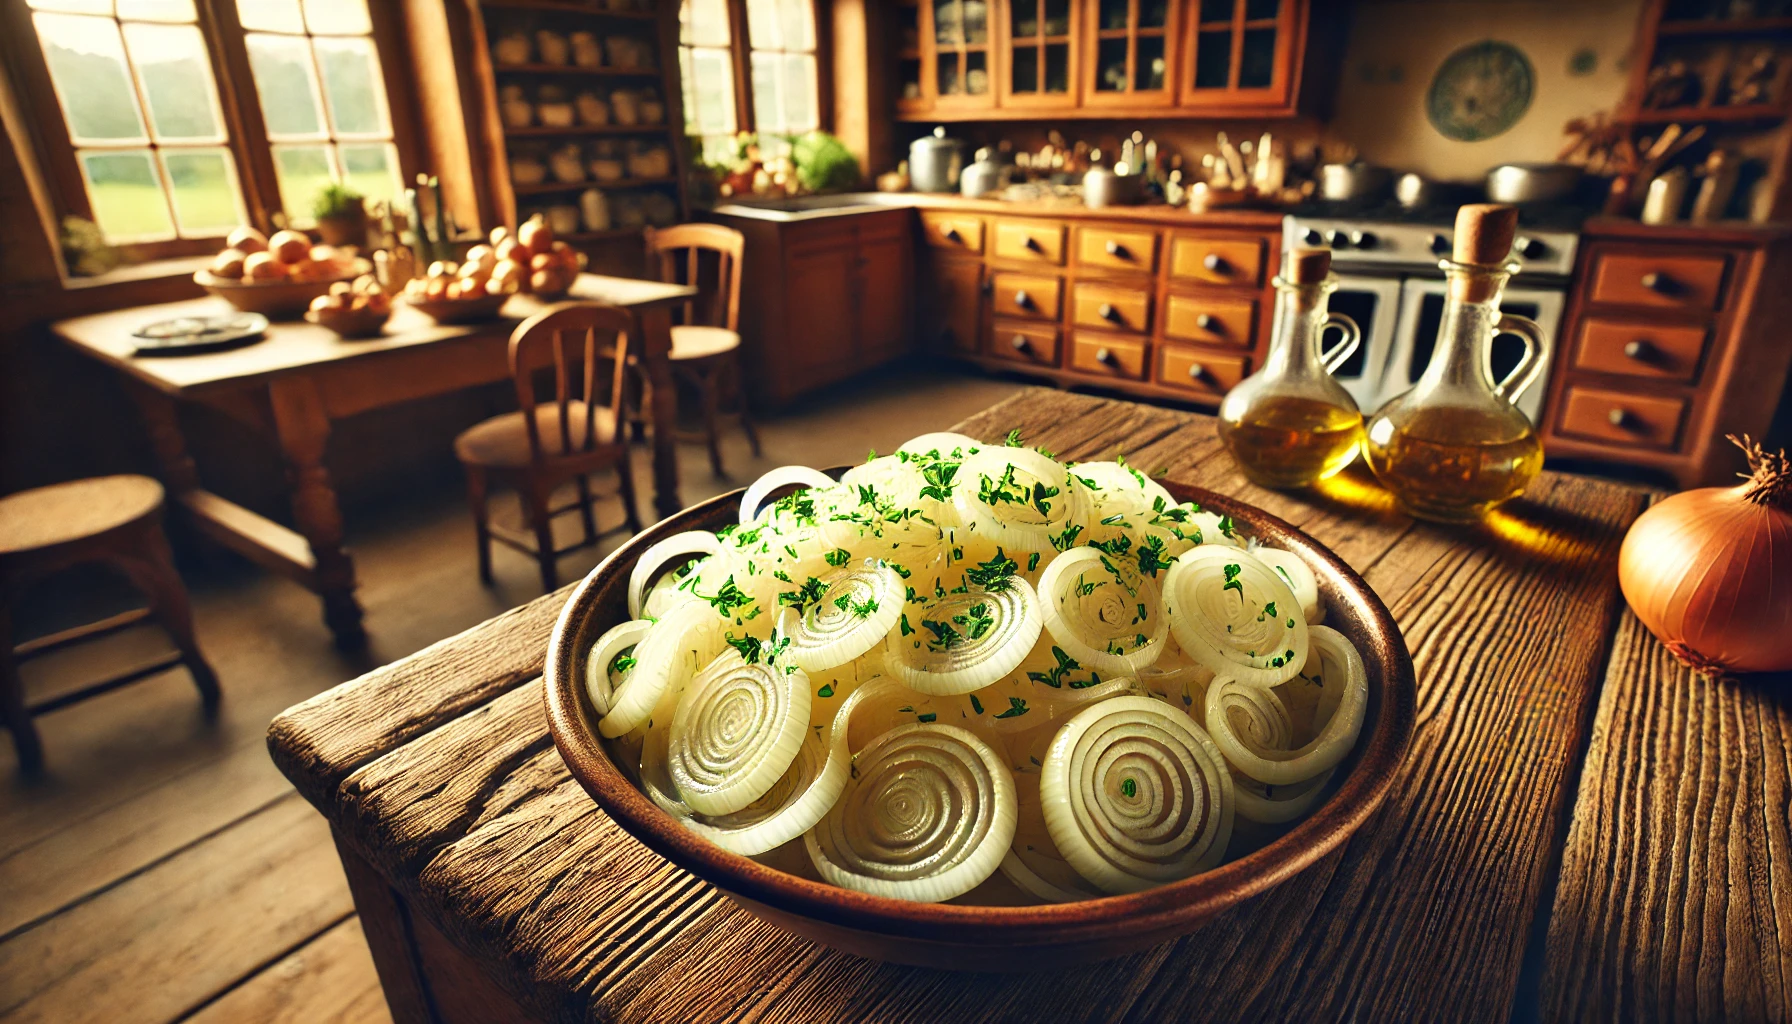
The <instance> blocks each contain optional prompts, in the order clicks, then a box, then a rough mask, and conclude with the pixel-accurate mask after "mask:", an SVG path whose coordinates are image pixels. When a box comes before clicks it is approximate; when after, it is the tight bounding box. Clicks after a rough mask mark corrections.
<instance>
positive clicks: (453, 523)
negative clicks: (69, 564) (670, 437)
mask: <svg viewBox="0 0 1792 1024" xmlns="http://www.w3.org/2000/svg"><path fill="white" fill-rule="evenodd" d="M1013 389H1014V386H1013V385H1010V384H1008V383H1005V382H998V381H993V380H985V379H977V378H966V377H935V376H930V375H920V376H909V377H896V378H886V379H884V380H882V381H879V382H878V383H877V384H876V385H874V386H870V385H868V386H866V387H862V388H859V389H856V390H851V391H846V392H842V393H839V394H836V395H832V396H829V397H828V398H826V399H824V400H823V401H821V402H819V403H817V404H816V405H815V406H814V407H813V408H810V409H808V410H805V412H804V413H803V414H801V415H793V416H788V417H784V418H781V419H777V420H774V421H773V422H770V423H768V424H766V425H765V427H764V429H763V430H762V435H763V438H764V441H765V457H764V458H762V459H759V460H753V459H751V457H750V453H748V451H747V450H746V446H745V443H744V441H741V440H739V439H738V438H732V439H730V442H729V446H728V449H727V454H728V456H729V464H730V467H731V468H732V469H733V471H734V472H733V476H734V478H735V479H734V480H733V481H728V480H720V479H716V478H714V477H712V476H711V475H710V472H709V469H708V465H707V460H706V458H705V456H704V454H703V452H702V450H701V449H700V448H694V447H693V448H687V449H684V450H682V451H681V452H680V460H681V465H682V467H683V479H684V481H685V488H684V492H683V496H684V497H685V499H686V500H687V501H694V500H697V499H700V498H703V497H707V496H709V495H711V494H715V493H718V492H720V491H723V490H726V489H728V488H730V487H733V486H738V485H739V484H740V483H742V482H745V481H746V480H750V479H751V478H752V477H753V476H756V475H757V474H758V473H760V472H763V471H764V470H766V469H769V468H771V467H774V466H778V465H784V464H788V463H800V464H806V465H815V466H827V465H833V464H838V463H842V462H853V461H857V460H859V459H862V458H864V455H865V452H866V449H867V448H870V447H877V448H879V449H882V450H884V451H889V450H891V449H892V448H894V446H895V445H896V444H897V443H899V442H901V441H903V440H905V439H907V438H908V437H910V436H912V435H914V434H918V433H922V432H924V431H927V430H932V429H937V427H938V426H939V425H940V424H942V423H952V422H955V421H957V420H958V419H960V418H963V417H964V416H967V415H969V414H970V413H973V412H975V411H977V410H979V409H982V408H984V407H986V406H988V405H990V404H993V403H994V402H996V401H998V400H1000V399H1001V398H1003V397H1005V396H1006V395H1007V394H1009V393H1010V392H1011V391H1012V390H1013ZM646 462H647V460H646V459H644V458H643V459H639V460H637V472H638V473H639V475H640V476H641V477H642V480H641V485H642V486H643V487H646V486H647V482H646V469H647V467H646ZM642 493H643V494H647V493H650V492H649V491H646V490H643V491H642ZM643 511H644V512H645V511H646V510H645V509H643ZM609 513H610V514H609V515H608V516H607V517H606V519H605V521H606V522H615V521H617V520H618V518H619V514H618V513H617V512H616V510H615V509H614V508H611V509H609ZM562 525H566V526H570V525H571V524H570V523H565V524H562ZM349 526H350V538H349V540H350V543H351V545H352V547H353V550H354V553H355V556H356V559H357V563H358V566H359V571H360V578H361V597H362V601H363V603H364V604H365V605H366V606H367V610H368V617H367V626H368V629H369V631H370V633H371V634H372V636H373V644H372V650H371V654H370V658H369V659H368V660H366V661H360V662H357V661H353V660H350V659H347V658H345V657H342V656H340V655H338V654H336V653H335V652H334V651H333V650H332V649H331V647H330V645H329V642H328V638H327V636H326V634H325V633H324V631H323V627H322V625H321V623H320V622H319V619H318V610H317V604H316V602H315V600H314V599H313V598H312V597H311V595H309V594H307V593H305V592H304V591H302V590H300V589H299V588H298V587H296V586H294V585H292V584H289V583H286V582H284V581H281V580H277V579H273V578H270V577H268V576H266V575H265V574H262V573H259V572H257V571H256V570H254V569H252V568H249V567H246V566H244V565H242V564H240V563H238V562H236V561H234V560H232V559H230V558H228V557H222V556H221V557H217V558H216V559H210V560H207V561H208V562H209V564H188V563H190V562H192V561H193V560H191V559H189V560H187V562H184V563H183V569H184V570H185V571H186V574H187V577H188V581H189V584H190V585H191V586H192V588H193V591H194V601H195V616H196V618H197V622H198V629H199V637H200V642H201V644H202V645H203V646H204V647H205V650H206V653H207V655H208V656H209V657H210V659H211V660H212V663H213V666H214V667H215V668H216V669H217V671H218V674H219V677H220V679H221V681H222V683H223V686H224V690H225V700H224V705H223V708H222V710H221V712H220V714H219V717H218V719H217V720H216V721H214V722H207V721H205V720H204V718H203V717H202V716H201V715H200V712H199V705H198V699H197V696H196V694H195V692H194V690H193V687H192V685H191V683H190V682H189V680H188V678H187V676H186V674H185V672H184V671H181V670H176V671H173V672H169V673H166V674H164V675H162V676H158V677H155V678H153V679H151V680H148V681H146V682H143V683H140V684H137V685H135V686H132V687H129V688H127V689H125V690H123V691H120V692H118V693H114V694H110V695H107V696H104V697H100V698H97V699H95V700H93V701H89V702H86V703H83V704H79V705H75V706H74V707H71V708H68V709H65V710H62V711H57V712H54V713H52V714H50V715H47V716H44V717H43V718H41V719H40V720H39V725H40V727H41V728H42V731H43V738H44V745H45V749H46V752H47V756H48V760H49V770H48V775H47V777H46V778H44V779H43V780H41V781H37V782H26V781H25V780H23V779H21V778H19V777H18V775H17V774H16V767H15V763H14V761H13V760H12V752H11V750H10V744H9V743H7V742H5V741H4V740H0V1021H8V1022H11V1021H21V1022H22V1021H34V1022H35V1021H43V1022H46V1024H48V1022H54V1024H75V1022H86V1021H94V1022H106V1024H115V1022H116V1024H125V1022H136V1021H143V1022H167V1021H203V1022H206V1024H217V1022H225V1021H280V1022H286V1021H291V1022H300V1021H304V1022H312V1021H354V1022H361V1021H385V1020H387V1019H388V1017H387V1013H386V1007H385V1003H384V1000H383V998H382V996H381V994H380V990H379V983H378V980H377V978H376V977H375V975H374V971H373V963H372V961H371V960H370V959H369V957H368V954H367V949H366V946H365V945H364V944H363V942H362V938H361V930H360V925H359V922H358V921H357V920H356V918H355V914H354V907H353V904H352V903H351V901H350V899H349V894H348V887H347V884H346V882H345V881H344V879H343V876H342V870H341V868H340V867H339V865H338V864H337V860H336V855H335V851H334V849H333V848H332V846H331V843H330V836H329V831H328V829H326V828H325V826H324V824H323V820H322V819H321V818H319V817H318V816H317V814H316V813H315V812H313V811H312V809H311V807H310V806H309V805H308V804H306V803H305V802H304V801H303V800H301V799H300V798H299V797H298V796H297V794H295V793H294V792H293V791H292V789H291V787H290V786H288V785H287V783H286V781H285V779H284V778H282V777H281V776H280V774H279V773H278V772H277V771H275V769H274V767H273V765H272V763H271V762H270V761H269V760H268V756H267V750H266V747H265V743H264V735H265V730H266V728H267V723H268V721H269V719H271V718H272V717H273V716H274V715H275V714H276V713H277V712H279V711H280V710H282V709H284V708H286V707H287V706H289V705H291V704H294V703H297V702H298V701H300V700H303V699H304V698H306V697H309V696H311V695H312V694H314V693H317V692H319V691H321V690H323V689H326V688H328V687H330V686H332V685H334V684H336V683H338V682H341V681H343V680H345V679H348V678H352V677H353V676H355V675H357V674H359V673H360V672H362V671H364V670H365V669H366V668H368V667H371V665H372V664H374V663H379V662H384V661H389V660H391V659H394V658H398V657H402V656H404V655H406V654H409V653H410V652H412V651H415V650H417V649H419V648H421V647H424V646H426V645H428V644H430V643H433V642H434V641H436V640H439V639H441V638H443V637H446V636H450V635H452V634H454V633H456V632H459V631H460V630H462V629H466V628H467V627H469V626H472V625H475V624H477V623H478V622H481V621H483V620H484V619H486V618H489V617H490V616H492V615H494V614H496V613H498V612H500V611H503V610H505V609H507V608H509V607H512V606H514V605H516V604H519V603H521V602H523V601H525V600H527V599H529V598H531V597H534V596H535V595H536V594H537V593H538V591H537V589H536V583H535V569H534V567H533V564H532V563H530V562H528V561H527V560H526V559H524V558H523V557H522V556H520V555H516V554H514V553H511V552H507V551H505V550H504V549H499V552H498V553H497V555H496V556H495V558H496V570H497V575H498V584H497V586H496V587H494V588H491V589H486V588H483V587H481V586H480V585H479V583H478V580H477V574H476V571H475V566H474V555H473V541H472V529H471V526H470V523H469V520H468V517H467V514H466V510H465V507H464V505H463V503H462V499H461V496H460V492H459V491H458V489H457V488H456V487H455V486H453V485H452V480H451V479H450V480H446V481H445V482H444V485H443V486H441V487H438V488H434V489H431V490H429V491H427V492H425V493H419V494H417V495H415V496H414V497H413V498H411V499H407V500H405V501H402V502H394V503H391V504H389V505H388V506H386V507H383V508H380V509H378V510H376V511H373V512H370V513H366V514H363V515H361V516H355V515H353V514H351V516H350V523H349ZM613 544H614V540H613V541H612V542H611V545H606V547H608V546H612V545H613ZM598 557H599V553H596V552H584V553H581V554H580V555H578V556H575V557H569V558H568V559H566V560H565V561H564V562H563V563H562V570H563V574H564V577H565V578H567V579H572V578H575V577H574V574H582V573H584V572H585V571H586V570H588V569H589V568H590V567H591V566H592V565H594V564H595V563H596V561H597V558H598ZM107 596H108V595H106V594H105V592H104V589H103V588H102V590H101V592H100V595H99V596H98V597H96V598H95V599H94V600H96V601H98V600H103V599H105V598H106V597H107ZM110 596H111V597H112V598H113V599H114V600H115V599H116V595H110ZM79 604H80V599H79V598H71V596H70V592H69V588H68V587H67V586H66V585H65V586H64V587H62V588H53V589H52V590H51V592H50V593H48V594H47V595H46V596H45V597H44V600H43V604H42V606H41V607H37V608H35V609H33V608H27V609H25V610H24V611H23V612H22V613H21V616H20V617H21V619H22V620H24V621H25V623H28V624H29V623H32V621H33V620H34V619H37V620H42V621H41V622H40V623H37V624H38V625H40V626H41V627H42V628H46V629H47V628H50V627H52V626H54V625H56V624H57V621H56V620H58V619H59V618H66V617H67V616H68V615H71V614H73V613H74V612H75V611H77V610H86V609H80V608H78V607H73V606H78V605H79ZM105 610H110V609H105ZM24 628H26V629H29V628H30V626H29V625H26V626H25V627H24ZM160 642H161V641H160V638H159V637H158V636H157V635H156V634H154V633H153V632H151V631H148V630H139V631H134V632H132V633H128V634H124V635H121V636H119V637H115V638H113V639H111V640H108V641H105V642H103V643H100V644H94V645H89V646H88V647H86V648H81V649H76V650H73V651H69V652H65V653H63V654H59V655H57V656H56V657H54V658H47V659H44V660H43V661H42V662H37V663H33V664H32V665H31V666H29V668H28V675H27V685H28V687H29V689H30V690H31V694H32V696H33V697H34V698H37V697H42V696H44V695H46V694H50V693H54V692H56V691H58V690H61V689H65V688H68V687H72V686H75V685H78V684H79V682H80V681H81V680H82V679H83V678H88V677H90V675H91V674H92V673H96V672H99V671H102V670H104V668H105V667H107V666H111V665H114V664H117V663H123V662H129V661H132V660H134V659H135V658H137V657H139V656H140V655H142V654H143V653H145V652H148V651H153V650H156V649H159V644H160Z"/></svg>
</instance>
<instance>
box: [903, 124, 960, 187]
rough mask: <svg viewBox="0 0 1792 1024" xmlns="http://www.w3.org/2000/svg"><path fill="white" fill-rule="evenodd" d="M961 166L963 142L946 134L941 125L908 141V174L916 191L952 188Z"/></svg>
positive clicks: (910, 182) (955, 183)
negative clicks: (949, 137)
mask: <svg viewBox="0 0 1792 1024" xmlns="http://www.w3.org/2000/svg"><path fill="white" fill-rule="evenodd" d="M962 170H964V143H963V142H960V141H959V140H957V139H948V138H946V129H945V128H944V127H939V128H935V129H934V130H933V134H932V135H923V136H921V137H920V138H918V139H916V140H915V141H913V142H911V143H909V144H908V178H909V184H910V186H911V187H912V188H913V189H914V190H915V191H916V192H953V191H956V190H957V188H958V175H959V172H960V171H962Z"/></svg>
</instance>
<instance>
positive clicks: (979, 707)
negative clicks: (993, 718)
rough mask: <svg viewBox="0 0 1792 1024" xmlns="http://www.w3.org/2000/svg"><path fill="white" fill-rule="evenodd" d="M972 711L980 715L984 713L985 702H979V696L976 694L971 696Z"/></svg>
mask: <svg viewBox="0 0 1792 1024" xmlns="http://www.w3.org/2000/svg"><path fill="white" fill-rule="evenodd" d="M971 710H972V711H975V712H977V713H978V714H979V715H981V714H982V713H983V702H982V701H980V700H978V699H977V695H976V694H974V693H973V694H971Z"/></svg>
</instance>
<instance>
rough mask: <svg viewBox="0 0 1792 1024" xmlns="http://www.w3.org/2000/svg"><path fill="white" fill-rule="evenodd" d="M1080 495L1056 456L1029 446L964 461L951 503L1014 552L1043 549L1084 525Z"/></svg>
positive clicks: (989, 451) (1002, 449)
mask: <svg viewBox="0 0 1792 1024" xmlns="http://www.w3.org/2000/svg"><path fill="white" fill-rule="evenodd" d="M1080 493H1081V492H1080V490H1078V489H1073V488H1072V487H1071V486H1070V475H1069V473H1068V471H1066V470H1065V468H1064V465H1063V464H1062V463H1060V462H1058V461H1057V460H1056V459H1052V458H1049V457H1047V456H1045V455H1042V454H1040V453H1039V452H1036V451H1034V450H1033V449H1031V448H1005V447H995V448H983V449H980V450H979V451H978V452H977V454H975V455H972V456H971V457H969V458H967V459H965V460H964V464H963V465H961V466H960V467H959V468H958V476H957V480H956V484H955V487H954V490H953V501H954V503H955V504H956V505H957V507H958V512H959V515H960V516H962V517H963V520H964V522H965V523H966V524H967V525H969V526H972V527H974V528H975V529H976V530H977V531H978V532H979V533H980V534H982V535H983V536H986V537H988V538H989V539H990V540H991V541H992V542H994V543H996V544H999V545H1001V546H1002V547H1004V548H1006V549H1008V550H1010V551H1028V552H1031V551H1040V552H1045V551H1051V550H1052V540H1053V539H1054V538H1057V537H1060V536H1062V535H1063V534H1064V531H1065V530H1067V529H1070V528H1073V527H1077V526H1080V525H1081V521H1082V513H1081V512H1080V509H1081V507H1082V502H1081V497H1080ZM998 495H1006V496H1008V497H1010V498H1012V499H1014V500H1003V499H1002V498H1000V497H998ZM986 497H987V498H988V500H985V498H986Z"/></svg>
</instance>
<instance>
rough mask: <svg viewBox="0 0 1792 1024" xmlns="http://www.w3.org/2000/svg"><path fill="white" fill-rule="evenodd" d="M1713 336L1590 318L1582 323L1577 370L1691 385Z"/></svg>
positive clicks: (1576, 351) (1697, 330)
mask: <svg viewBox="0 0 1792 1024" xmlns="http://www.w3.org/2000/svg"><path fill="white" fill-rule="evenodd" d="M1709 336H1710V331H1708V330H1706V329H1705V328H1704V327H1684V326H1681V327H1676V326H1672V325H1663V324H1649V323H1640V322H1628V321H1623V320H1607V319H1604V318H1601V317H1588V318H1587V319H1585V320H1583V321H1581V325H1580V341H1579V343H1578V344H1577V345H1576V346H1575V349H1574V368H1575V369H1577V370H1591V371H1592V372H1594V373H1619V374H1623V375H1625V376H1628V377H1649V378H1653V379H1657V380H1676V381H1683V382H1685V383H1687V384H1691V383H1692V382H1693V379H1694V378H1695V377H1697V376H1698V372H1699V357H1700V356H1701V355H1703V354H1704V352H1705V339H1706V338H1707V337H1709Z"/></svg>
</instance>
